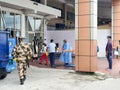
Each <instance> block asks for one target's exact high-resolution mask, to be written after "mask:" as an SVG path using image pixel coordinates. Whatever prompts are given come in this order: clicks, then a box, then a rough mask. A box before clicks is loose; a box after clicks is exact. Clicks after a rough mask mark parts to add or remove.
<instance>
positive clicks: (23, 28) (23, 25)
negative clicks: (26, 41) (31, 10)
mask: <svg viewBox="0 0 120 90" xmlns="http://www.w3.org/2000/svg"><path fill="white" fill-rule="evenodd" d="M21 36H22V37H25V15H24V14H22V15H21Z"/></svg>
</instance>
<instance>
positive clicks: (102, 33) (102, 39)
mask: <svg viewBox="0 0 120 90" xmlns="http://www.w3.org/2000/svg"><path fill="white" fill-rule="evenodd" d="M97 34H98V37H97V44H98V46H99V52H98V57H105V55H106V53H105V47H106V43H107V36H108V35H110V29H103V30H102V29H98V33H97Z"/></svg>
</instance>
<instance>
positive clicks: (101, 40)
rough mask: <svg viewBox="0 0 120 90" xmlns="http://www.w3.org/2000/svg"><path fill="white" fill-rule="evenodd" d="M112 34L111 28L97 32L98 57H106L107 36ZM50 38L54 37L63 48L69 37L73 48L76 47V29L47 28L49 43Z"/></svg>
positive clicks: (48, 41)
mask: <svg viewBox="0 0 120 90" xmlns="http://www.w3.org/2000/svg"><path fill="white" fill-rule="evenodd" d="M108 35H110V29H98V32H97V44H98V46H99V52H98V57H105V47H106V43H107V38H106V37H107V36H108ZM50 39H54V41H55V43H59V47H60V48H62V45H63V40H64V39H67V40H68V42H69V43H70V44H71V46H72V48H73V49H75V31H74V30H65V31H64V30H56V31H52V30H51V31H50V30H47V44H49V43H50Z"/></svg>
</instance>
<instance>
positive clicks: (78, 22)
mask: <svg viewBox="0 0 120 90" xmlns="http://www.w3.org/2000/svg"><path fill="white" fill-rule="evenodd" d="M75 34H76V35H75V36H76V40H75V44H76V46H75V55H76V56H75V70H76V71H85V72H95V71H96V69H97V0H75Z"/></svg>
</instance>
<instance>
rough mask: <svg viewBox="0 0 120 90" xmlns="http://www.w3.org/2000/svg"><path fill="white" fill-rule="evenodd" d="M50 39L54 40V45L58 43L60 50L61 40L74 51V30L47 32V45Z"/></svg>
mask: <svg viewBox="0 0 120 90" xmlns="http://www.w3.org/2000/svg"><path fill="white" fill-rule="evenodd" d="M50 39H54V42H55V43H59V48H60V49H61V48H62V45H63V40H64V39H67V41H68V42H69V43H70V44H71V46H72V48H73V49H75V30H56V31H52V30H47V44H49V43H50Z"/></svg>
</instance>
